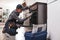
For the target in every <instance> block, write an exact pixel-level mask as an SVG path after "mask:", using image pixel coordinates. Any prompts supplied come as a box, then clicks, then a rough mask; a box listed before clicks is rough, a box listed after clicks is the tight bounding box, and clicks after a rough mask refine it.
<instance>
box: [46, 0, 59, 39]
mask: <svg viewBox="0 0 60 40" xmlns="http://www.w3.org/2000/svg"><path fill="white" fill-rule="evenodd" d="M47 11H48V15H47V16H48V19H47V20H48V21H47V22H48V23H47V24H48V25H47V26H48V28H47V29H48V33H49V34H50V37H51V40H60V0H58V1H56V2H54V3H51V4H48V10H47Z"/></svg>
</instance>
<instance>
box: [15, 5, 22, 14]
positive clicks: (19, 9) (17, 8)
mask: <svg viewBox="0 0 60 40" xmlns="http://www.w3.org/2000/svg"><path fill="white" fill-rule="evenodd" d="M22 10H23V7H22V5H20V4H18V5H17V7H16V11H17V12H18V13H21V12H22Z"/></svg>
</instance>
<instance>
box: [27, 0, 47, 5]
mask: <svg viewBox="0 0 60 40" xmlns="http://www.w3.org/2000/svg"><path fill="white" fill-rule="evenodd" d="M35 2H43V3H47V0H26V3H27V5H28V6H30V5H32V4H34V3H35Z"/></svg>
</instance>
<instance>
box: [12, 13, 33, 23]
mask: <svg viewBox="0 0 60 40" xmlns="http://www.w3.org/2000/svg"><path fill="white" fill-rule="evenodd" d="M31 15H32V14H30V15H29V16H28V17H27V18H24V19H20V18H18V16H17V15H16V14H14V15H12V17H13V18H14V19H16V20H17V21H18V22H24V21H25V20H27V19H28V18H29V17H31Z"/></svg>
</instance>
